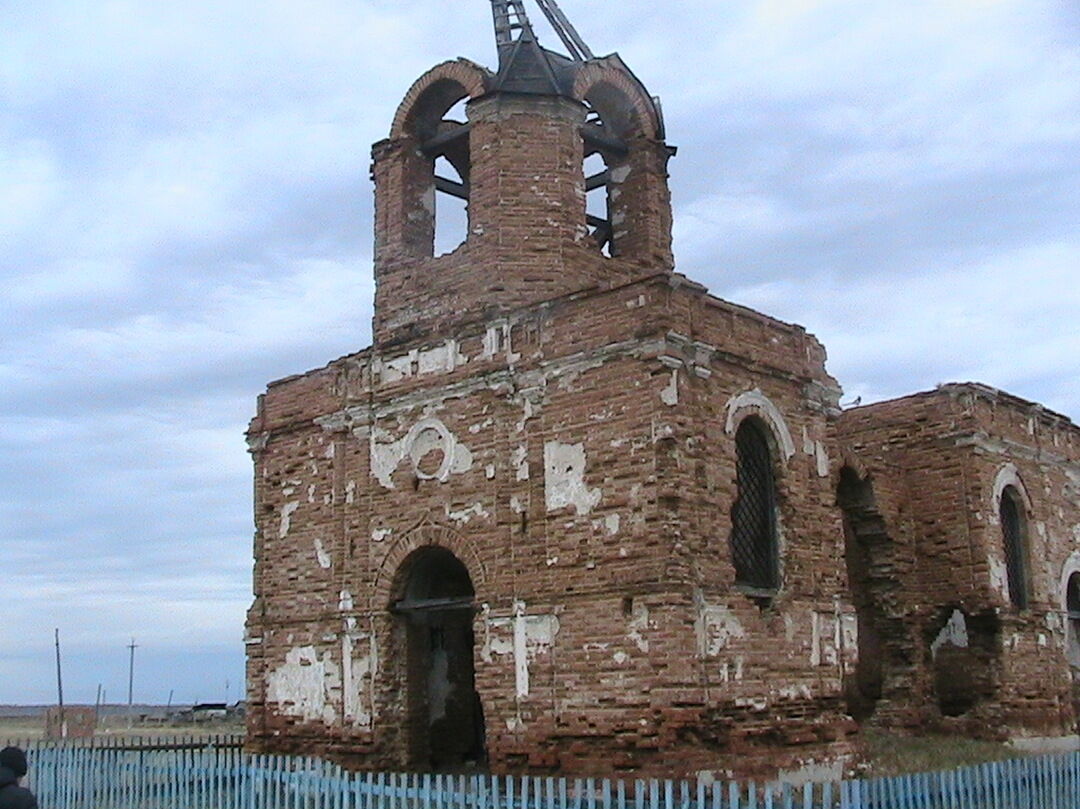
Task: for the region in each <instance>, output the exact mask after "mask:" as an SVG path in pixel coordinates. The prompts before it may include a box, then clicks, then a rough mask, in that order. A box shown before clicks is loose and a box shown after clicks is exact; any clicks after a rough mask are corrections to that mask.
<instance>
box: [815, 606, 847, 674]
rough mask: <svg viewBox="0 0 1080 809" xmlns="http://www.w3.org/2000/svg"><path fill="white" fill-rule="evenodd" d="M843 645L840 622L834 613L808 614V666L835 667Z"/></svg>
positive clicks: (817, 612) (816, 612)
mask: <svg viewBox="0 0 1080 809" xmlns="http://www.w3.org/2000/svg"><path fill="white" fill-rule="evenodd" d="M842 643H843V636H842V630H841V627H840V621H839V620H837V616H836V614H835V613H831V612H819V611H817V610H815V611H813V612H811V613H810V665H811V666H835V665H837V664H838V663H839V662H840V648H841V644H842Z"/></svg>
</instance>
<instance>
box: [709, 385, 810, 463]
mask: <svg viewBox="0 0 1080 809" xmlns="http://www.w3.org/2000/svg"><path fill="white" fill-rule="evenodd" d="M751 413H753V414H755V415H757V416H759V417H760V418H761V419H762V420H764V421H765V423H766V424H768V425H769V427H770V428H771V429H772V432H773V436H774V437H775V438H776V441H777V443H779V444H780V449H781V451H782V452H783V455H784V460H785V461H787V460H788V459H789V458H791V456H792V455H794V454H795V442H794V441H792V440H791V432H790V431H789V430H788V428H787V423H786V422H785V421H784V417H783V415H781V413H780V410H779V409H778V408H777V407H776V405H774V404H773V403H772V402H771V401H770V400H769V398H768V397H767V396H766V395H765V394H764V393H762V392H761V391H760V390H757V389H756V388H755V389H754V390H749V391H746V392H744V393H740V394H739V395H738V396H734V397H732V398H731V399H730V400H729V401H728V403H727V422H726V423H725V425H724V431H725V432H726V433H727V434H728V435H735V430H736V428H737V427H738V426H739V422H740V421H742V419H743V418H744V417H745V416H747V415H750V414H751Z"/></svg>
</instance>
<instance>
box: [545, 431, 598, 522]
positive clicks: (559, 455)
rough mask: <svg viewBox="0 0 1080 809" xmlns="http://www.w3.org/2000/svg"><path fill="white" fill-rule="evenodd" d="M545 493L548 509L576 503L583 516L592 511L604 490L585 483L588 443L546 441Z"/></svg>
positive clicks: (575, 506) (574, 505) (575, 507)
mask: <svg viewBox="0 0 1080 809" xmlns="http://www.w3.org/2000/svg"><path fill="white" fill-rule="evenodd" d="M544 471H545V474H544V494H545V498H546V500H547V510H548V511H557V510H558V509H560V508H566V507H567V506H573V507H574V510H575V511H576V512H577V514H578V515H579V516H580V515H582V514H588V513H589V512H590V511H592V510H593V508H595V507H596V505H597V504H598V503H599V502H600V497H601V492H600V489H598V488H596V489H590V488H588V487H587V486H586V485H585V445H584V444H562V443H560V442H558V441H548V442H547V443H546V444H544Z"/></svg>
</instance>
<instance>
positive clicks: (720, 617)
mask: <svg viewBox="0 0 1080 809" xmlns="http://www.w3.org/2000/svg"><path fill="white" fill-rule="evenodd" d="M694 630H695V632H696V633H697V639H698V652H699V654H700V655H701V656H702V657H716V656H717V655H719V654H720V652H722V651H723V650H724V649H726V648H728V646H729V645H730V644H731V641H733V640H738V639H739V638H743V637H745V636H746V631H745V630H744V629H743V625H742V623H741V622H740V621H739V619H738V618H737V617H736V616H735V613H733V612H732V611H731V610H730V609H728V608H727V607H726V606H724V605H722V604H717V605H707V604H704V603H702V604H699V605H698V617H697V620H696V621H695V622H694Z"/></svg>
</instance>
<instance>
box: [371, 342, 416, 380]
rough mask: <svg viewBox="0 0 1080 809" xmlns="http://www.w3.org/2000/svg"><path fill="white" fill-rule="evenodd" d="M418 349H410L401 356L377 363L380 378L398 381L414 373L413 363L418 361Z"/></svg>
mask: <svg viewBox="0 0 1080 809" xmlns="http://www.w3.org/2000/svg"><path fill="white" fill-rule="evenodd" d="M417 354H418V352H417V351H415V350H414V351H410V352H409V353H408V354H402V355H401V356H400V357H392V358H391V359H387V360H382V361H381V362H377V363H376V365H375V368H376V371H377V372H378V373H379V378H380V379H381V380H382V381H383V382H398V381H399V380H402V379H405V378H407V377H410V376H412V375H413V364H414V363H415V362H416V358H417Z"/></svg>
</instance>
